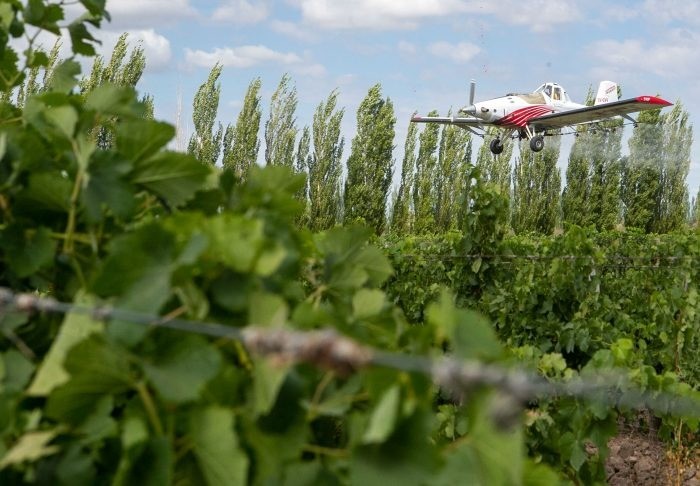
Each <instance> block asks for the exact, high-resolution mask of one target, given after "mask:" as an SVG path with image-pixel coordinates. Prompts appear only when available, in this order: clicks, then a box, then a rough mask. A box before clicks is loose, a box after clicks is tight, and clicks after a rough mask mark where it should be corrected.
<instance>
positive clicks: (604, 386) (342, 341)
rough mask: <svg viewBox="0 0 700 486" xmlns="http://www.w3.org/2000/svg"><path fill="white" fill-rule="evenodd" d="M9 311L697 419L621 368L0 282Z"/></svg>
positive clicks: (2, 311) (344, 368) (681, 401)
mask: <svg viewBox="0 0 700 486" xmlns="http://www.w3.org/2000/svg"><path fill="white" fill-rule="evenodd" d="M12 312H22V313H32V312H46V313H58V314H68V313H75V314H81V315H87V316H90V317H91V318H93V319H95V320H100V321H112V320H116V321H127V322H130V323H134V324H138V325H144V326H149V327H154V328H167V329H172V330H177V331H181V332H189V333H195V334H200V335H205V336H210V337H215V338H219V339H232V340H237V341H240V342H242V343H243V345H244V346H246V348H247V349H248V350H249V351H250V352H252V353H255V354H258V355H260V356H264V357H268V358H272V359H274V360H275V361H276V362H288V363H300V362H305V363H310V364H312V365H315V366H317V367H320V368H324V369H330V370H333V371H335V372H337V373H339V374H342V375H347V374H350V373H354V372H356V371H358V370H360V369H363V368H367V367H370V366H378V367H385V368H391V369H395V370H399V371H405V372H410V373H421V374H425V375H427V376H430V377H431V379H432V381H433V382H434V383H435V384H437V385H438V386H440V387H441V388H444V389H446V390H449V391H450V392H452V393H453V394H455V395H464V394H465V393H467V392H469V391H470V390H473V389H475V388H478V387H493V388H496V389H497V390H499V391H500V392H502V393H504V394H505V395H507V396H508V397H510V398H511V399H512V400H511V401H510V402H509V403H511V406H512V407H514V408H515V409H519V408H521V407H522V404H523V403H524V402H527V401H536V400H541V399H547V398H558V397H575V398H579V399H583V400H587V401H594V402H598V403H603V404H605V405H606V406H610V407H619V406H623V407H626V408H630V409H638V410H642V409H652V410H656V411H658V412H662V413H666V414H671V415H676V416H683V417H700V399H694V398H692V397H686V396H677V395H672V394H668V393H649V392H646V391H643V390H640V389H638V388H636V387H635V386H634V385H632V384H631V383H629V381H628V380H627V378H626V376H625V373H624V371H622V370H617V371H615V370H611V371H609V372H601V374H599V375H598V376H597V377H596V378H595V379H592V378H582V377H579V378H576V379H574V380H571V381H567V382H557V381H548V380H545V379H544V378H543V377H541V376H539V375H536V374H534V373H530V372H526V371H522V370H514V369H509V368H505V367H502V366H499V365H494V364H486V363H482V362H479V361H464V360H458V359H455V358H452V357H449V356H446V357H442V358H439V359H434V358H430V357H426V356H414V355H407V354H401V353H389V352H385V351H380V350H376V349H373V348H370V347H368V346H364V345H361V344H359V343H357V342H356V341H354V340H352V339H350V338H348V337H345V336H342V335H340V334H338V333H337V332H336V331H334V330H330V329H327V330H317V331H296V330H292V329H287V328H269V327H260V326H254V325H251V326H247V327H244V328H235V327H230V326H227V325H224V324H219V323H212V322H200V321H193V320H187V319H178V318H168V317H162V316H155V315H151V314H146V313H141V312H135V311H130V310H126V309H119V308H114V307H111V306H105V305H97V306H85V305H79V304H72V303H66V302H60V301H58V300H56V299H53V298H49V297H41V296H38V295H35V294H28V293H15V292H13V291H12V290H10V289H7V288H3V287H0V318H1V317H2V316H3V315H6V314H7V313H12Z"/></svg>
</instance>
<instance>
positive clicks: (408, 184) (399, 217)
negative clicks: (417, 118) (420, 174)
mask: <svg viewBox="0 0 700 486" xmlns="http://www.w3.org/2000/svg"><path fill="white" fill-rule="evenodd" d="M417 136H418V124H416V123H411V124H410V125H409V126H408V132H407V133H406V142H405V144H404V155H403V162H402V163H401V183H400V185H399V190H398V193H397V195H396V199H395V200H394V205H393V207H392V210H391V211H392V212H391V232H392V233H394V234H398V235H406V234H408V233H409V232H410V230H411V229H412V227H413V218H412V215H413V212H412V211H411V207H412V200H413V198H412V194H413V184H414V183H415V166H416V143H417Z"/></svg>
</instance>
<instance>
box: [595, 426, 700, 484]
mask: <svg viewBox="0 0 700 486" xmlns="http://www.w3.org/2000/svg"><path fill="white" fill-rule="evenodd" d="M608 448H609V450H610V453H609V456H608V460H607V462H606V464H605V469H606V473H607V479H608V484H610V485H613V486H627V485H634V486H647V485H648V486H651V485H654V486H656V485H674V486H675V485H678V486H681V485H683V486H700V450H698V449H695V450H692V451H688V450H683V451H678V450H675V451H674V450H669V448H668V445H667V444H665V443H663V442H662V441H661V440H659V438H658V437H657V434H656V431H655V430H653V428H652V429H650V430H648V431H643V430H639V429H637V430H635V429H631V428H629V427H627V426H624V425H622V426H621V427H620V433H619V434H618V435H617V436H615V437H613V438H612V439H610V441H609V442H608Z"/></svg>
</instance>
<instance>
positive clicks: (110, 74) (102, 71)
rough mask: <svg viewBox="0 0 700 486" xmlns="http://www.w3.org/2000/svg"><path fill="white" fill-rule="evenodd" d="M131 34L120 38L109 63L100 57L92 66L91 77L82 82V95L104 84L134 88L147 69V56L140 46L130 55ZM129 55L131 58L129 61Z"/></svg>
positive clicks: (125, 34) (124, 34) (80, 85)
mask: <svg viewBox="0 0 700 486" xmlns="http://www.w3.org/2000/svg"><path fill="white" fill-rule="evenodd" d="M128 38H129V34H128V33H126V32H125V33H123V34H122V35H120V36H119V39H118V40H117V43H116V44H115V45H114V49H112V55H111V57H110V59H109V62H107V63H106V64H105V62H106V60H105V58H104V57H103V56H98V57H96V58H95V61H94V62H93V64H92V69H91V70H90V75H89V76H88V77H86V78H83V79H82V80H81V81H80V84H79V87H80V92H81V93H88V92H90V91H92V90H94V89H95V88H96V87H98V86H101V85H102V84H104V83H113V84H117V85H119V86H131V87H134V86H136V84H137V83H138V82H139V80H140V79H141V76H142V75H143V71H144V69H146V55H145V54H144V51H143V46H141V45H140V44H139V45H137V46H136V47H135V48H133V49H132V50H131V53H130V54H129V42H128ZM127 54H129V58H128V60H127Z"/></svg>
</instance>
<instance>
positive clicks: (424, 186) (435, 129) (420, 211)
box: [413, 110, 440, 234]
mask: <svg viewBox="0 0 700 486" xmlns="http://www.w3.org/2000/svg"><path fill="white" fill-rule="evenodd" d="M437 115H438V112H437V111H434V110H433V111H431V112H430V113H428V116H437ZM439 138H440V127H439V125H437V124H428V125H426V126H425V128H424V129H423V132H421V134H420V135H419V136H418V140H419V146H418V157H417V158H416V172H415V174H416V175H415V179H414V184H413V211H414V223H413V225H414V226H413V231H414V232H415V233H417V234H421V233H426V232H429V231H431V230H434V228H435V207H436V205H437V201H436V199H435V197H436V196H435V191H434V184H433V182H434V180H435V175H436V170H437V150H438V143H439Z"/></svg>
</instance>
